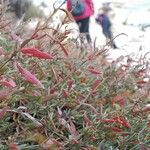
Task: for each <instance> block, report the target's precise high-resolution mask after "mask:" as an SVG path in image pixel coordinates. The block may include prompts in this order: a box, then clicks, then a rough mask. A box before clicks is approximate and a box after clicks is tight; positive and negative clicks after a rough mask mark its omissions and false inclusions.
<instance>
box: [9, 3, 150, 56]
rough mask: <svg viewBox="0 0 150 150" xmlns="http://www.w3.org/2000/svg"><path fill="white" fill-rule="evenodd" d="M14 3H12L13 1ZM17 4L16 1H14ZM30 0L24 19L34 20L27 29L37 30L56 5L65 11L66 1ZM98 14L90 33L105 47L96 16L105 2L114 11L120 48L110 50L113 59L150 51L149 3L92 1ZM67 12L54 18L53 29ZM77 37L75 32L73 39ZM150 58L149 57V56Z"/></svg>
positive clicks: (111, 17)
mask: <svg viewBox="0 0 150 150" xmlns="http://www.w3.org/2000/svg"><path fill="white" fill-rule="evenodd" d="M12 1H13V0H12ZM14 1H16V0H14ZM25 1H28V2H29V6H27V7H28V9H26V11H25V13H26V15H25V20H27V19H29V18H32V19H31V21H30V22H29V24H28V27H30V28H34V27H35V26H36V23H37V22H38V20H39V19H41V18H42V17H43V18H44V17H46V16H48V15H49V14H50V13H52V12H53V5H54V3H55V6H56V7H57V6H59V5H60V4H62V3H64V4H63V6H62V7H63V8H66V5H65V2H64V1H65V0H23V2H25ZM93 1H94V7H95V14H94V16H93V17H92V18H91V20H90V34H91V37H92V40H93V41H94V40H96V45H97V46H98V47H102V46H103V45H105V42H106V39H105V37H104V35H103V34H102V29H101V27H100V26H99V25H98V24H96V22H95V17H96V15H97V12H98V10H99V9H100V8H101V7H102V5H103V4H104V3H107V4H109V7H110V8H111V11H110V14H109V16H110V19H111V22H112V31H113V35H114V37H115V36H117V35H119V34H121V33H124V34H121V35H119V36H117V37H116V38H115V42H116V45H117V47H118V48H117V49H111V50H110V51H109V56H110V58H112V59H116V58H118V57H119V56H120V55H132V56H133V57H140V56H141V55H145V54H146V53H149V52H150V44H149V43H150V40H149V35H150V0H93ZM63 15H64V13H63V12H62V11H59V12H58V13H57V14H56V15H55V17H54V18H53V27H56V26H57V25H58V24H59V23H61V18H63ZM68 27H69V28H75V29H76V28H77V26H76V24H75V23H74V22H70V24H69V25H68ZM75 36H76V34H75V33H73V34H72V37H75ZM147 55H149V54H147ZM148 57H149V59H150V55H149V56H148Z"/></svg>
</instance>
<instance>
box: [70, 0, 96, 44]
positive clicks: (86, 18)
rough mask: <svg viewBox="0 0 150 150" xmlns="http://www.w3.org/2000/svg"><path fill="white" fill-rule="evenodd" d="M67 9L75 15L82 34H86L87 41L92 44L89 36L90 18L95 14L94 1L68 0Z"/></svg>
mask: <svg viewBox="0 0 150 150" xmlns="http://www.w3.org/2000/svg"><path fill="white" fill-rule="evenodd" d="M67 9H68V11H70V12H71V13H72V15H73V18H74V19H75V21H76V23H77V24H78V27H79V31H80V33H81V34H85V36H86V40H87V42H88V43H89V44H91V37H90V34H89V23H90V17H91V16H92V15H93V14H94V5H93V1H92V0H67Z"/></svg>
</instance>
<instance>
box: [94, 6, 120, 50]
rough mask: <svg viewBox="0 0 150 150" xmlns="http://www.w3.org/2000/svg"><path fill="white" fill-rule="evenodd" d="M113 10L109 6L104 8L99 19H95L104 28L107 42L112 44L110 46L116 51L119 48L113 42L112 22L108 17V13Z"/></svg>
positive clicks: (98, 16)
mask: <svg viewBox="0 0 150 150" xmlns="http://www.w3.org/2000/svg"><path fill="white" fill-rule="evenodd" d="M110 10H111V8H109V7H108V6H105V5H104V6H103V8H102V12H101V13H100V12H99V13H98V15H97V17H96V18H95V20H96V22H97V23H98V24H99V25H101V27H102V32H103V34H104V36H105V37H106V40H107V41H109V42H110V45H111V47H112V48H114V49H116V48H117V46H116V44H115V42H114V41H113V34H112V31H111V26H112V24H111V21H110V19H109V17H108V12H109V11H110Z"/></svg>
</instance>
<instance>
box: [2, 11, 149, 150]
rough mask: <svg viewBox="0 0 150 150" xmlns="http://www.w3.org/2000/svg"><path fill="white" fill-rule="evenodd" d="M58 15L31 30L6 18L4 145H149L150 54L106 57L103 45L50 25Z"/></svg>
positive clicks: (89, 148)
mask: <svg viewBox="0 0 150 150" xmlns="http://www.w3.org/2000/svg"><path fill="white" fill-rule="evenodd" d="M58 10H59V8H58V9H55V10H54V13H53V14H52V16H53V15H55V13H56V12H57V11H58ZM62 11H63V10H62ZM64 11H65V10H64ZM66 15H67V16H68V17H69V13H68V12H66ZM52 16H50V17H49V18H48V19H47V21H45V23H44V24H41V23H40V22H39V23H38V24H37V27H36V28H35V30H34V31H33V32H32V33H30V34H28V36H25V35H21V34H17V35H16V34H15V33H13V34H12V29H11V28H10V27H9V26H8V25H9V23H7V22H9V21H8V20H5V21H4V20H2V17H1V20H0V32H1V35H0V36H1V39H2V40H0V44H1V48H0V108H1V109H0V149H3V150H5V149H10V150H14V149H17V150H18V149H21V150H25V149H28V150H29V149H31V150H33V149H35V150H38V149H47V150H48V149H51V150H52V149H55V150H57V149H58V150H60V149H66V150H67V149H68V150H70V149H72V150H78V149H83V150H96V149H102V150H109V149H113V150H115V149H116V150H117V149H127V150H128V149H130V150H131V149H142V148H145V149H146V148H147V149H149V145H150V120H149V116H148V115H149V111H150V106H149V101H150V99H149V97H150V91H149V90H150V87H149V85H150V84H149V83H150V81H149V68H150V67H149V62H148V60H147V58H146V57H145V56H144V57H141V58H140V59H139V60H133V59H132V58H130V56H126V57H123V56H122V57H120V58H118V59H117V60H115V61H113V62H108V61H107V57H106V52H107V50H106V49H105V47H104V48H102V49H98V48H95V49H94V50H93V51H92V50H91V51H89V52H88V51H87V48H86V47H84V45H83V46H82V48H80V47H79V46H77V45H76V41H75V40H72V39H69V34H70V32H71V31H70V30H67V28H66V30H65V31H64V32H60V29H61V27H62V26H61V25H59V26H58V27H57V29H53V28H49V26H48V24H49V21H50V20H51V17H52ZM3 19H4V18H3ZM62 24H65V22H63V23H62ZM22 28H23V27H22ZM146 79H147V80H146Z"/></svg>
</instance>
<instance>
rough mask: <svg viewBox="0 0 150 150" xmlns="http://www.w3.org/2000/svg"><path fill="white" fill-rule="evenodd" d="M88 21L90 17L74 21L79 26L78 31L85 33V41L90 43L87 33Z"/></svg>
mask: <svg viewBox="0 0 150 150" xmlns="http://www.w3.org/2000/svg"><path fill="white" fill-rule="evenodd" d="M89 21H90V18H89V17H88V18H85V19H82V20H78V21H76V23H77V24H78V26H79V30H80V33H85V35H86V39H87V42H88V43H91V37H90V34H89Z"/></svg>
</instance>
